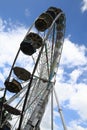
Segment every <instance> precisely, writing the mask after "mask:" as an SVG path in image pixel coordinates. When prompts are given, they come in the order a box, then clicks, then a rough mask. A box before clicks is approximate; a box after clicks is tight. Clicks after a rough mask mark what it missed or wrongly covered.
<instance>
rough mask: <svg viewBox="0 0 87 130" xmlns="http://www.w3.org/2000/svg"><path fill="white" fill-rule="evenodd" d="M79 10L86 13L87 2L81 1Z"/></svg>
mask: <svg viewBox="0 0 87 130" xmlns="http://www.w3.org/2000/svg"><path fill="white" fill-rule="evenodd" d="M81 10H82V12H85V11H87V0H82V7H81Z"/></svg>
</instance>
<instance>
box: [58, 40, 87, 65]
mask: <svg viewBox="0 0 87 130" xmlns="http://www.w3.org/2000/svg"><path fill="white" fill-rule="evenodd" d="M85 51H86V48H85V47H84V46H78V44H75V43H73V42H71V41H70V40H69V39H68V38H66V39H65V42H64V47H63V52H62V59H61V63H62V64H63V65H67V66H68V67H73V66H74V67H75V66H82V65H85V64H87V57H86V56H85Z"/></svg>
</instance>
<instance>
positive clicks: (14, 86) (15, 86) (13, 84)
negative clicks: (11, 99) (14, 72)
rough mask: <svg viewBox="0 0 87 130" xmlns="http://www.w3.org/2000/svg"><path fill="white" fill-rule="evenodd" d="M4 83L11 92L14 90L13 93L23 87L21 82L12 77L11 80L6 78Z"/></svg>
mask: <svg viewBox="0 0 87 130" xmlns="http://www.w3.org/2000/svg"><path fill="white" fill-rule="evenodd" d="M4 84H5V86H6V89H7V90H8V91H10V92H13V93H18V92H20V90H21V89H22V86H21V84H20V83H19V82H18V81H17V80H15V79H12V81H11V82H9V81H8V80H6V81H5V83H4Z"/></svg>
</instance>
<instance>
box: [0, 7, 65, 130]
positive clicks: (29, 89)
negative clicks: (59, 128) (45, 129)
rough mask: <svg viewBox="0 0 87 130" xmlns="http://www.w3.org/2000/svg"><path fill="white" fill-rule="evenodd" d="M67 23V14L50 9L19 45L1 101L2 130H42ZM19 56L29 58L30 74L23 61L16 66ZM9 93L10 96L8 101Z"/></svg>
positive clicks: (42, 15)
mask: <svg viewBox="0 0 87 130" xmlns="http://www.w3.org/2000/svg"><path fill="white" fill-rule="evenodd" d="M65 22H66V19H65V14H64V13H63V11H62V10H61V9H59V8H56V7H49V8H48V9H47V10H46V11H45V12H43V13H42V14H41V15H40V16H39V17H38V18H37V19H36V20H35V21H34V23H33V24H32V26H31V27H30V28H29V30H28V32H27V34H26V35H25V37H24V39H23V41H22V42H21V43H20V47H19V49H18V52H17V54H16V57H15V59H14V62H13V64H12V67H11V70H10V73H9V75H8V77H7V79H6V80H5V83H4V85H5V89H4V90H3V88H2V91H4V95H3V97H1V98H0V129H1V130H40V124H41V121H42V118H43V115H44V112H45V109H46V105H47V103H48V100H49V95H50V94H51V92H52V91H53V89H54V85H55V82H56V73H57V70H58V66H59V62H60V58H61V53H62V49H63V42H64V34H65ZM20 53H22V54H23V55H26V58H28V59H30V62H31V63H32V66H31V65H30V64H28V66H29V67H30V70H31V71H28V70H27V69H26V68H25V67H23V66H22V63H23V62H24V61H21V66H19V65H17V63H18V62H17V60H18V57H19V56H20ZM24 58H25V57H24ZM55 93H56V92H55ZM7 94H9V95H10V96H9V98H8V99H6V95H7ZM57 103H58V101H57ZM58 105H59V104H58ZM59 110H60V109H59ZM60 114H61V110H60ZM61 115H62V114H61ZM62 119H63V118H62ZM62 121H63V120H62ZM64 130H66V128H65V129H64Z"/></svg>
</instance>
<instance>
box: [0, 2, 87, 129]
mask: <svg viewBox="0 0 87 130" xmlns="http://www.w3.org/2000/svg"><path fill="white" fill-rule="evenodd" d="M50 6H55V7H58V8H61V9H62V10H63V11H64V13H65V15H66V34H65V40H64V47H63V52H62V57H61V62H60V66H59V69H58V73H57V81H56V85H55V89H56V92H57V96H58V99H59V102H60V106H61V108H62V110H63V114H64V119H65V122H66V126H67V128H68V130H87V99H86V97H87V0H66V1H65V0H48V1H47V0H43V1H41V0H37V1H33V0H13V1H12V0H8V1H6V0H1V1H0V87H4V81H5V79H6V77H7V75H8V73H9V70H10V67H11V65H12V62H13V60H14V57H15V55H16V52H17V50H18V48H19V45H20V42H21V41H22V40H23V38H24V36H25V34H26V32H27V31H28V29H29V27H30V26H31V24H32V23H33V22H34V20H35V19H36V18H37V17H38V16H39V15H40V14H41V13H42V12H43V11H45V10H46V9H47V8H48V7H50ZM21 61H22V60H21V58H19V61H18V62H21ZM26 62H28V63H29V61H26ZM23 64H24V63H23ZM1 95H2V93H0V96H1ZM49 104H50V103H49ZM48 120H50V117H49V106H48V108H47V109H46V114H45V117H44V118H43V123H42V125H41V128H42V130H50V122H48ZM54 127H55V129H54V130H63V127H62V123H61V120H60V116H59V114H58V113H57V107H56V102H55V101H54Z"/></svg>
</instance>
